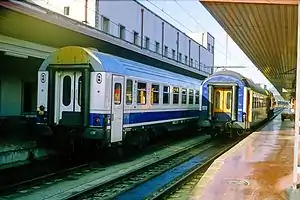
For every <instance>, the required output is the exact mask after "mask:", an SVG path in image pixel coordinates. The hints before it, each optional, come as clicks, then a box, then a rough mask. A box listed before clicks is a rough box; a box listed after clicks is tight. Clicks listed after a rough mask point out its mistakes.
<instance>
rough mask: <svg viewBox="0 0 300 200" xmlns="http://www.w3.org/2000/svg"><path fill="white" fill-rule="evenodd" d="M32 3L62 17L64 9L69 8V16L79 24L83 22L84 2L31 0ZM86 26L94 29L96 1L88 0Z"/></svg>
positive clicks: (73, 0)
mask: <svg viewBox="0 0 300 200" xmlns="http://www.w3.org/2000/svg"><path fill="white" fill-rule="evenodd" d="M31 1H32V2H34V3H36V4H38V5H39V6H42V7H44V8H47V9H49V10H52V11H54V12H57V13H59V14H62V15H64V7H69V15H65V16H67V17H70V18H72V19H75V20H78V21H80V22H84V21H85V0H31ZM87 7H88V8H87V24H88V25H90V26H93V27H95V13H96V0H88V6H87Z"/></svg>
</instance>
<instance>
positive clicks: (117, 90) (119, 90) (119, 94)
mask: <svg viewBox="0 0 300 200" xmlns="http://www.w3.org/2000/svg"><path fill="white" fill-rule="evenodd" d="M121 98H122V85H121V83H115V90H114V102H115V105H120V104H121Z"/></svg>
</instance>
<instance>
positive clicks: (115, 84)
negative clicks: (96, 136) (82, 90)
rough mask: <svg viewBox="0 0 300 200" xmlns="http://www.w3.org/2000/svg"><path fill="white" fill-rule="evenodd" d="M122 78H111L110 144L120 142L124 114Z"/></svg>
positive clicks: (116, 76) (115, 76)
mask: <svg viewBox="0 0 300 200" xmlns="http://www.w3.org/2000/svg"><path fill="white" fill-rule="evenodd" d="M123 90H124V77H123V76H118V75H113V76H112V102H111V142H119V141H122V135H123V112H124V95H123Z"/></svg>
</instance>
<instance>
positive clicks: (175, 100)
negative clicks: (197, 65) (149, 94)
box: [173, 87, 179, 104]
mask: <svg viewBox="0 0 300 200" xmlns="http://www.w3.org/2000/svg"><path fill="white" fill-rule="evenodd" d="M178 103H179V88H178V87H173V104H178Z"/></svg>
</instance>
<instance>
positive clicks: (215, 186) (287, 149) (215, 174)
mask: <svg viewBox="0 0 300 200" xmlns="http://www.w3.org/2000/svg"><path fill="white" fill-rule="evenodd" d="M293 147H294V123H293V122H291V121H289V120H285V121H284V122H281V118H280V115H279V116H277V117H276V118H274V119H273V120H272V121H271V122H269V124H267V125H266V126H265V127H264V128H263V129H261V130H260V131H259V132H254V133H252V134H251V135H249V136H248V137H247V138H245V139H244V140H243V141H241V142H240V143H239V144H237V145H236V146H235V147H234V148H232V149H231V150H229V151H228V152H226V153H225V154H223V155H222V156H221V157H219V158H218V159H217V160H215V161H214V163H213V164H212V165H211V167H210V168H209V169H208V170H207V171H206V173H205V174H204V175H203V177H202V178H201V180H200V181H199V182H198V184H197V185H196V186H195V188H194V190H193V191H192V194H191V196H190V199H197V200H198V199H201V200H202V199H203V200H279V199H280V200H281V199H286V198H285V196H286V195H285V193H284V190H285V189H286V188H288V187H289V186H291V184H292V172H293ZM298 180H299V176H298Z"/></svg>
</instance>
